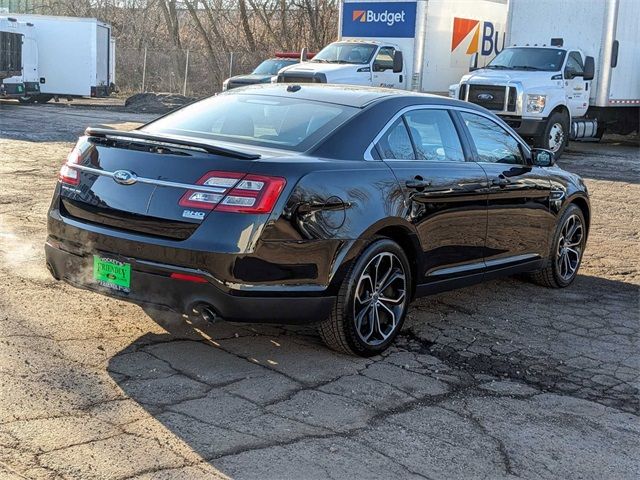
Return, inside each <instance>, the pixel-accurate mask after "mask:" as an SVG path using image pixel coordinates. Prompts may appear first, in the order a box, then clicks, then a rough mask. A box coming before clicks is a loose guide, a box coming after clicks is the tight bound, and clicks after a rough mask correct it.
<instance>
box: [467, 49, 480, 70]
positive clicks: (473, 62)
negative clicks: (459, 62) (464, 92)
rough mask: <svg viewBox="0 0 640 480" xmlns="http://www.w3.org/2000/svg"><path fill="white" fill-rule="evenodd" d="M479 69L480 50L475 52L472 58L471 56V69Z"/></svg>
mask: <svg viewBox="0 0 640 480" xmlns="http://www.w3.org/2000/svg"><path fill="white" fill-rule="evenodd" d="M477 69H478V52H476V53H474V54H473V55H471V58H469V71H470V72H473V71H474V70H477Z"/></svg>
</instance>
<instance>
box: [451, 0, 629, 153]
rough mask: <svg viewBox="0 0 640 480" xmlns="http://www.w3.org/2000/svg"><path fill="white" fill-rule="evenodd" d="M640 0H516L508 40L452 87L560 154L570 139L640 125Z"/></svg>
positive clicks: (512, 4) (453, 93) (511, 6)
mask: <svg viewBox="0 0 640 480" xmlns="http://www.w3.org/2000/svg"><path fill="white" fill-rule="evenodd" d="M638 7H640V2H638V1H637V0H590V1H588V2H585V1H583V0H562V1H557V0H536V1H535V2H531V1H528V0H511V1H510V3H509V18H508V22H507V44H508V45H509V47H507V48H505V50H504V51H503V52H502V53H501V54H500V55H499V56H497V57H496V58H495V59H494V60H493V61H492V62H491V63H489V64H488V65H486V66H485V67H484V68H476V67H475V65H472V70H473V71H471V72H470V73H468V74H467V75H464V76H463V77H462V79H461V80H460V81H459V82H457V83H456V84H455V85H452V86H451V88H450V95H451V96H453V97H456V98H460V99H462V100H467V101H470V102H473V103H476V104H479V105H482V106H484V107H486V108H488V109H489V110H493V111H494V112H495V113H497V114H498V115H500V116H501V117H502V118H503V119H504V120H505V121H506V122H507V123H509V124H510V125H511V126H512V127H513V128H514V129H515V130H517V131H518V132H519V133H520V135H522V136H523V137H525V138H529V139H530V140H531V141H532V143H533V144H534V145H536V146H539V147H543V148H548V149H550V150H553V151H554V152H556V155H557V156H559V155H560V154H561V153H562V151H563V150H564V148H565V146H566V144H567V141H568V140H569V139H570V138H572V139H578V138H589V137H592V138H599V137H601V136H602V134H603V133H604V131H605V130H606V131H610V132H614V133H621V134H627V133H631V132H632V131H634V130H638V119H639V117H640V28H639V27H638Z"/></svg>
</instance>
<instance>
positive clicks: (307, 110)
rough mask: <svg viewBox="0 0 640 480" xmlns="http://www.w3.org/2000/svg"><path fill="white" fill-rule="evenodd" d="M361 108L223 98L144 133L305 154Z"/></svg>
mask: <svg viewBox="0 0 640 480" xmlns="http://www.w3.org/2000/svg"><path fill="white" fill-rule="evenodd" d="M356 112H357V109H356V108H353V107H348V106H343V105H334V104H327V103H322V102H314V101H310V100H302V99H296V98H287V97H276V96H268V95H251V94H223V95H217V96H215V97H211V98H208V99H206V100H202V101H200V102H197V103H194V104H193V105H189V106H187V107H185V108H182V109H180V110H178V111H177V112H174V113H171V114H169V115H167V116H165V117H163V118H160V119H158V120H156V121H155V122H152V123H150V124H148V125H146V126H145V127H143V129H142V130H143V131H146V132H150V133H166V134H172V135H181V136H187V137H195V138H202V139H207V140H221V141H226V142H234V143H244V144H247V145H257V146H265V147H274V148H285V149H289V150H296V151H304V150H307V149H308V148H310V147H311V146H313V145H314V144H315V143H316V142H317V141H318V140H320V139H322V138H323V136H324V135H326V134H327V133H328V132H330V131H331V130H333V129H334V128H336V127H337V126H338V125H340V124H341V123H343V122H344V121H346V120H347V119H348V118H350V117H351V116H353V115H354V114H355V113H356Z"/></svg>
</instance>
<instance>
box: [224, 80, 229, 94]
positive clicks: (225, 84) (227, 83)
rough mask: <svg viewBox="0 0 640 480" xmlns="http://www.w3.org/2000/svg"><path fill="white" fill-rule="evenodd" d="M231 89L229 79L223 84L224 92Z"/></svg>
mask: <svg viewBox="0 0 640 480" xmlns="http://www.w3.org/2000/svg"><path fill="white" fill-rule="evenodd" d="M228 88H229V79H228V78H227V79H226V80H225V81H224V82H222V91H223V92H226V91H227V89H228Z"/></svg>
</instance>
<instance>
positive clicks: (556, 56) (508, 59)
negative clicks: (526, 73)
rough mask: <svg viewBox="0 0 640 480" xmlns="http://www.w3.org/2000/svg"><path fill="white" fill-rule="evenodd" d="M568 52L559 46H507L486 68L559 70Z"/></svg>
mask: <svg viewBox="0 0 640 480" xmlns="http://www.w3.org/2000/svg"><path fill="white" fill-rule="evenodd" d="M566 54H567V51H566V50H560V49H557V48H531V47H526V48H525V47H523V48H506V49H504V50H503V51H502V52H500V53H499V54H498V55H497V56H496V58H494V59H493V60H491V62H489V64H488V65H487V66H486V68H491V69H495V70H532V71H541V72H557V71H559V70H560V69H561V68H562V63H563V62H564V57H565V55H566Z"/></svg>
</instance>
